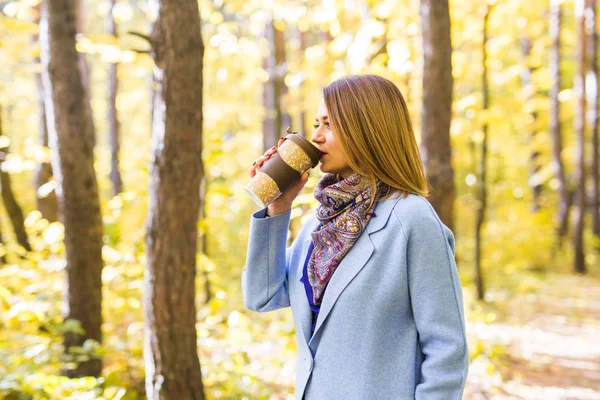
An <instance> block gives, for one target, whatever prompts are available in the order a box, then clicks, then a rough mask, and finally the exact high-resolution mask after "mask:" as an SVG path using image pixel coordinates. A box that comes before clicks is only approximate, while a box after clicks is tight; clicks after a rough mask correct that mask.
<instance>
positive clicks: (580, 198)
mask: <svg viewBox="0 0 600 400" xmlns="http://www.w3.org/2000/svg"><path fill="white" fill-rule="evenodd" d="M585 1H586V0H575V21H576V35H577V41H576V42H577V43H576V59H577V61H576V62H577V71H576V73H575V78H574V84H573V87H574V91H575V115H574V116H573V123H574V131H575V169H574V172H573V181H574V182H573V183H574V185H575V201H574V204H575V215H574V220H573V224H574V226H573V251H574V254H573V255H574V260H573V267H574V270H575V272H579V273H585V272H586V266H585V256H584V249H583V221H584V216H585V203H586V201H585V200H586V199H585V152H584V148H585V106H586V101H585V69H586V62H585V60H586V57H585V50H586V35H585V16H584V10H585V5H586V4H585Z"/></svg>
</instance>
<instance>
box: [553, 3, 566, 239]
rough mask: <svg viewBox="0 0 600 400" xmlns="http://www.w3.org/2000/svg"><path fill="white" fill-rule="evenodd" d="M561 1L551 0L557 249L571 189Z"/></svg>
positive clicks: (561, 237) (564, 227) (561, 236)
mask: <svg viewBox="0 0 600 400" xmlns="http://www.w3.org/2000/svg"><path fill="white" fill-rule="evenodd" d="M561 14H562V13H561V0H551V5H550V36H551V38H552V48H551V49H550V65H549V69H550V76H551V79H552V86H551V88H550V133H551V135H552V168H553V170H554V175H555V178H556V180H557V182H558V188H557V191H558V212H557V214H556V217H555V220H556V221H557V242H558V246H557V247H559V248H560V247H562V243H563V240H564V238H565V236H566V235H567V229H568V226H569V205H570V201H569V197H570V195H569V188H568V187H567V180H566V178H565V168H564V164H563V162H562V156H561V153H562V151H563V145H562V133H561V126H560V102H559V101H558V94H559V93H560V27H561Z"/></svg>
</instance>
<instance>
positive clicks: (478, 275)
mask: <svg viewBox="0 0 600 400" xmlns="http://www.w3.org/2000/svg"><path fill="white" fill-rule="evenodd" d="M491 11H492V6H490V5H487V6H486V11H485V15H484V17H483V43H482V54H481V56H482V57H481V63H482V67H483V73H482V74H481V91H482V95H483V104H482V109H483V111H484V112H486V111H487V110H488V109H489V106H490V104H489V103H490V100H489V98H490V94H489V83H488V68H487V58H488V56H487V43H488V21H489V19H490V13H491ZM482 130H483V140H482V142H481V155H480V157H479V164H478V166H477V175H478V182H477V185H476V188H477V200H478V205H477V214H476V217H475V219H476V221H475V284H476V286H477V298H478V299H479V300H483V299H484V298H485V286H484V280H483V271H482V269H481V228H482V226H483V223H484V222H485V211H486V208H487V187H486V174H487V169H486V162H487V146H488V144H487V142H488V123H487V121H485V122H484V123H483V127H482Z"/></svg>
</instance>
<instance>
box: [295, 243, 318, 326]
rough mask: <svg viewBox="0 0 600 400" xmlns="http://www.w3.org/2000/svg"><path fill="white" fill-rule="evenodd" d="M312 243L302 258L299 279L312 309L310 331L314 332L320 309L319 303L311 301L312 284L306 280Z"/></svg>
mask: <svg viewBox="0 0 600 400" xmlns="http://www.w3.org/2000/svg"><path fill="white" fill-rule="evenodd" d="M313 248H314V243H313V242H312V241H311V242H310V246H309V247H308V254H307V255H306V260H304V268H302V278H301V279H300V280H301V281H302V283H304V290H305V291H306V298H307V299H308V304H309V305H310V309H311V311H312V316H313V318H312V324H311V327H310V331H311V333H315V326H316V325H317V316H318V315H319V310H320V309H321V306H320V305H315V302H314V301H313V291H312V286H310V282H309V281H308V272H307V271H308V261H309V260H310V256H311V254H312V252H313Z"/></svg>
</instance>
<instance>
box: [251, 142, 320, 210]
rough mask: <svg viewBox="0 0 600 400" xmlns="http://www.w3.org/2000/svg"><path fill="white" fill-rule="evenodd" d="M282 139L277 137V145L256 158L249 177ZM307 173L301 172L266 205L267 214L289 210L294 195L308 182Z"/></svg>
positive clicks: (275, 149)
mask: <svg viewBox="0 0 600 400" xmlns="http://www.w3.org/2000/svg"><path fill="white" fill-rule="evenodd" d="M284 140H285V139H283V138H281V139H279V142H278V143H277V146H273V147H271V148H270V149H269V150H267V151H266V152H265V154H264V155H263V156H262V157H260V158H259V159H257V160H256V161H255V162H254V164H252V167H251V168H250V178H252V177H254V175H256V172H257V171H259V170H260V168H261V167H262V166H263V164H264V163H265V162H266V161H267V160H268V159H269V158H271V156H272V155H273V154H275V153H276V152H277V147H279V146H281V144H282V143H283V142H284ZM308 175H309V174H308V171H306V172H305V173H304V174H302V176H301V177H300V180H299V181H298V182H296V183H295V184H293V185H292V187H290V188H289V189H288V190H286V191H285V192H283V193H281V195H280V196H279V197H278V198H276V199H275V200H274V201H273V202H272V203H271V204H269V206H268V207H267V215H269V216H271V217H272V216H275V215H278V214H283V213H284V212H286V211H288V210H290V209H291V208H292V202H293V201H294V199H295V198H296V196H298V193H300V191H301V190H302V188H303V187H304V185H306V182H308Z"/></svg>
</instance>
